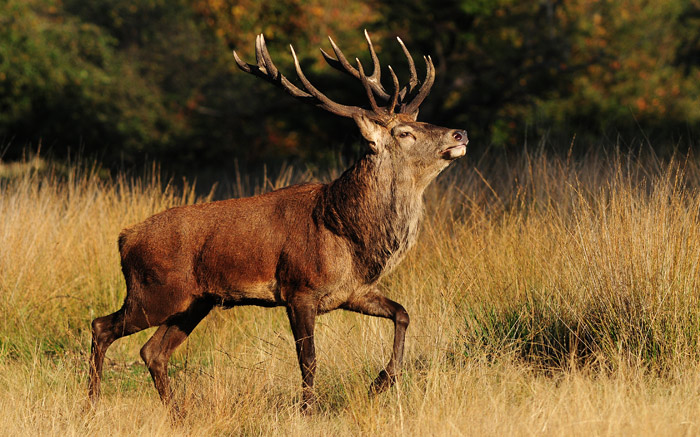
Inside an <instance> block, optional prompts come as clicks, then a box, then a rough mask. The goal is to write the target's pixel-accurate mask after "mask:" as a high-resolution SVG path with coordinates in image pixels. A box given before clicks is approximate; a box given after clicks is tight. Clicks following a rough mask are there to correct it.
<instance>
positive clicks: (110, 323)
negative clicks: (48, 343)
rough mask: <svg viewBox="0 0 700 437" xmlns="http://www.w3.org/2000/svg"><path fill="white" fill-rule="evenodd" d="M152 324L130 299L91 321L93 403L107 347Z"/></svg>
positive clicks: (96, 397) (91, 394) (96, 395)
mask: <svg viewBox="0 0 700 437" xmlns="http://www.w3.org/2000/svg"><path fill="white" fill-rule="evenodd" d="M151 326H153V325H151V324H150V323H149V320H148V317H146V316H145V314H143V312H139V311H133V310H132V307H131V305H130V300H129V298H128V297H127V300H126V301H125V302H124V305H123V306H122V307H121V308H120V309H119V310H118V311H116V312H114V313H112V314H109V315H107V316H104V317H98V318H96V319H95V320H93V321H92V346H91V352H90V385H89V388H88V395H89V397H90V401H91V402H92V403H93V405H94V404H95V403H96V402H97V399H99V397H100V385H101V382H102V366H103V363H104V359H105V353H106V352H107V348H109V346H110V345H111V344H112V343H114V342H115V341H116V340H118V339H120V338H121V337H125V336H127V335H131V334H134V333H136V332H139V331H142V330H144V329H146V328H149V327H151Z"/></svg>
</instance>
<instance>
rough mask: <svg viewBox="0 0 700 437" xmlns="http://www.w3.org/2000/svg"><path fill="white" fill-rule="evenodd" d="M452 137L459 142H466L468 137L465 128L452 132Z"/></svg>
mask: <svg viewBox="0 0 700 437" xmlns="http://www.w3.org/2000/svg"><path fill="white" fill-rule="evenodd" d="M452 138H454V139H455V141H460V142H465V143H466V142H468V141H469V139H468V138H467V131H465V130H456V131H454V132H452Z"/></svg>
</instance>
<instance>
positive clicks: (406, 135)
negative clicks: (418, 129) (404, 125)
mask: <svg viewBox="0 0 700 437" xmlns="http://www.w3.org/2000/svg"><path fill="white" fill-rule="evenodd" d="M412 136H413V134H412V133H411V132H401V133H399V138H408V137H412Z"/></svg>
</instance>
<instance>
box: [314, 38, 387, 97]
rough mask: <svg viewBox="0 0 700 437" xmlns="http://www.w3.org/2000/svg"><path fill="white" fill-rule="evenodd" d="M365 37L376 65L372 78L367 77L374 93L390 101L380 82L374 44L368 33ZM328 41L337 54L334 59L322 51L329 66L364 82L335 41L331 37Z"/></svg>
mask: <svg viewBox="0 0 700 437" xmlns="http://www.w3.org/2000/svg"><path fill="white" fill-rule="evenodd" d="M365 37H366V38H367V41H368V44H369V49H370V55H371V56H372V63H373V65H374V71H373V72H372V76H369V77H367V79H368V80H369V84H370V87H371V88H372V91H374V93H375V94H376V95H377V96H378V97H379V98H381V99H383V100H388V99H389V97H390V96H389V93H387V92H386V90H384V87H383V86H382V84H381V82H380V80H379V79H380V75H381V66H380V65H379V58H378V57H377V53H376V52H375V51H374V47H373V46H372V42H371V41H370V40H369V35H368V34H367V31H365ZM328 40H329V41H330V43H331V47H332V48H333V52H334V53H335V56H336V58H337V59H334V58H333V57H332V56H331V55H329V54H328V53H326V51H325V50H323V49H321V54H322V55H323V57H324V59H325V60H326V62H328V65H330V66H331V67H333V68H335V69H336V70H339V71H342V72H343V73H347V74H349V75H351V76H352V77H354V78H355V79H358V80H362V78H361V77H360V72H359V71H357V69H356V68H355V67H353V66H352V64H350V62H348V60H347V58H346V57H345V55H344V54H343V52H342V50H340V48H339V47H338V45H337V44H336V43H335V41H333V38H331V37H330V36H329V37H328Z"/></svg>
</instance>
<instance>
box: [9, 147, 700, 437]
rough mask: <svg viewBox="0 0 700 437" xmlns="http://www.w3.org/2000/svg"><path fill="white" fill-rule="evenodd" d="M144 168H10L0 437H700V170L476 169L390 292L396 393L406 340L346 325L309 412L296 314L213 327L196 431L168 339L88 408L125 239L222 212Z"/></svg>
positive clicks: (453, 191)
mask: <svg viewBox="0 0 700 437" xmlns="http://www.w3.org/2000/svg"><path fill="white" fill-rule="evenodd" d="M146 173H148V174H147V175H145V176H142V177H139V178H136V177H125V176H121V177H107V176H104V175H103V174H102V173H101V172H100V171H99V170H98V169H95V168H90V167H84V166H72V167H71V166H68V167H66V166H55V165H49V164H46V163H45V162H43V161H41V160H33V161H29V162H27V163H24V164H23V165H19V166H18V165H15V166H7V165H5V166H1V167H0V434H2V435H61V436H71V435H88V434H89V435H93V434H106V435H150V436H160V435H162V436H171V435H183V436H184V435H187V436H190V435H195V436H197V435H202V436H209V435H266V436H267V435H285V436H287V435H291V436H295V435H299V436H308V435H348V436H350V435H352V436H355V435H533V434H536V435H654V436H656V435H674V436H675V435H686V434H687V435H697V434H698V433H700V419H698V417H700V349H699V348H698V341H699V340H700V330H699V328H700V306H699V302H698V299H699V297H700V290H699V287H698V286H699V285H700V284H699V282H700V265H699V263H700V223H699V222H700V191H699V188H700V159H698V158H695V157H693V156H682V157H677V158H675V159H673V160H669V161H662V160H659V159H656V158H655V157H653V156H643V157H640V156H638V155H629V154H621V153H617V152H611V153H609V154H605V153H591V154H589V155H588V156H584V157H580V158H578V159H575V160H574V159H572V158H570V157H566V156H564V157H555V156H548V155H547V154H546V153H531V154H529V155H525V156H522V157H519V158H517V159H511V160H509V159H506V158H503V157H499V158H494V159H493V160H482V161H481V162H478V163H474V162H469V161H467V160H463V162H460V163H459V164H458V165H456V166H454V168H451V169H449V170H448V171H447V172H446V174H444V175H442V176H441V177H440V178H439V180H438V182H437V183H436V184H434V185H432V186H431V187H430V188H429V190H428V192H427V193H426V200H427V209H428V211H427V215H426V221H425V223H424V226H423V231H422V234H421V237H420V239H419V243H418V244H417V246H416V247H415V248H414V249H413V251H412V252H411V253H410V255H409V256H408V257H407V258H406V259H405V261H404V262H403V264H402V265H401V266H400V267H399V268H398V269H397V270H396V271H395V272H394V273H392V274H391V275H390V276H389V277H388V278H386V279H385V280H384V281H383V284H382V286H383V288H384V290H385V291H386V293H387V294H388V295H389V296H391V297H392V298H393V299H395V300H398V301H399V302H401V303H402V304H404V306H405V307H406V308H407V310H408V311H409V313H410V314H411V321H412V324H411V326H410V328H409V330H408V336H407V342H406V343H407V350H406V367H405V371H404V373H403V375H402V377H401V379H400V381H399V383H398V384H397V386H396V387H395V388H394V389H392V390H391V391H389V392H388V393H386V394H383V395H380V396H378V397H376V398H368V397H367V395H366V394H367V388H368V385H369V383H370V382H371V380H372V378H373V377H374V376H376V373H377V372H378V371H379V370H380V369H381V368H382V366H383V365H384V364H385V363H386V361H387V360H388V356H389V353H390V350H389V345H390V342H391V339H392V335H393V329H392V325H391V323H390V322H387V321H384V320H376V319H372V318H369V317H365V316H359V315H356V314H352V313H345V312H342V311H338V312H334V313H331V314H328V315H326V316H323V317H321V318H320V319H319V321H318V326H317V350H318V359H319V370H318V376H317V380H316V388H317V393H318V395H319V398H320V403H319V404H320V405H319V409H318V412H317V413H316V414H314V415H312V416H310V417H304V416H302V415H301V414H300V412H299V408H298V407H299V404H298V402H299V395H300V385H301V383H300V376H299V371H298V367H297V363H296V358H295V352H294V346H293V341H292V336H291V332H290V330H289V327H288V322H287V319H286V315H285V312H284V310H283V309H279V308H278V309H262V308H255V307H245V308H235V309H232V310H228V311H222V310H215V311H214V312H213V313H212V314H210V316H209V317H208V318H207V319H205V321H204V322H203V323H202V324H200V326H199V327H198V328H197V329H196V330H195V332H194V333H193V334H192V336H191V337H190V339H189V340H188V342H186V343H185V344H184V345H183V346H182V347H181V348H180V349H179V350H178V351H177V352H176V354H175V356H174V357H173V359H172V360H171V374H172V375H173V381H174V385H175V392H176V398H177V401H178V402H179V403H180V404H181V405H182V406H183V407H184V409H186V410H187V411H188V414H187V416H186V417H185V419H184V420H183V422H182V423H179V424H173V423H171V421H170V420H169V418H168V415H167V414H166V411H165V409H164V408H163V407H162V406H161V405H160V402H159V400H158V397H157V394H156V391H155V389H154V388H153V385H152V383H151V380H150V376H149V375H148V372H147V371H146V370H145V367H144V366H143V364H142V363H141V361H140V358H139V354H138V350H139V349H140V347H141V345H142V344H143V343H144V342H145V341H146V339H147V338H148V336H149V335H150V334H151V333H152V330H149V331H146V332H142V333H139V334H136V335H134V336H132V337H128V338H125V339H122V340H119V341H118V342H117V343H115V344H114V345H113V346H112V347H111V348H110V350H109V352H108V354H107V360H106V365H105V366H106V368H105V380H104V384H103V396H102V399H101V402H100V404H99V406H98V407H97V408H96V409H95V410H91V409H90V408H88V402H87V393H86V388H87V358H88V355H89V347H90V343H89V323H90V320H92V319H93V318H94V317H96V316H99V315H104V314H107V313H110V312H112V311H114V310H116V309H117V308H119V306H120V305H121V302H122V299H123V296H124V292H125V286H124V282H123V279H122V277H121V272H120V269H119V258H118V253H117V245H116V238H117V235H118V233H119V231H120V230H121V229H122V228H123V227H125V226H128V225H130V224H133V223H135V222H138V221H140V220H142V219H144V218H146V217H148V216H149V215H151V214H153V213H155V212H158V211H160V210H163V209H164V208H167V207H169V206H173V205H180V204H185V203H192V202H201V201H205V200H206V198H203V197H199V196H198V195H197V194H196V191H195V189H194V188H193V187H192V186H191V185H185V188H184V189H183V188H179V189H175V188H173V186H172V185H170V184H167V183H165V182H164V181H162V180H160V179H159V178H158V177H157V176H152V175H155V174H157V171H152V172H146ZM311 177H312V175H310V174H308V173H306V174H301V175H297V176H295V175H294V173H293V172H292V171H291V170H288V171H286V172H284V173H282V174H281V176H280V177H279V178H278V179H277V180H274V181H270V180H267V179H266V180H265V181H264V183H262V184H261V185H260V186H259V187H257V188H256V187H253V186H251V184H245V183H242V182H240V180H239V182H238V183H236V184H232V187H233V188H234V190H233V191H235V192H236V193H235V194H241V193H245V192H253V191H255V190H257V191H260V190H266V189H269V188H272V187H275V186H280V185H284V184H286V183H287V182H288V181H289V180H306V179H309V178H311Z"/></svg>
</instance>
